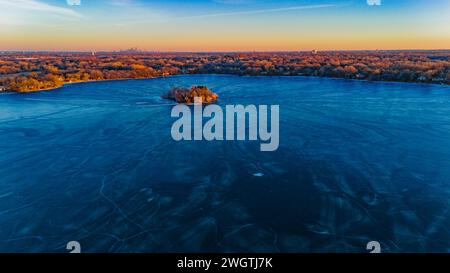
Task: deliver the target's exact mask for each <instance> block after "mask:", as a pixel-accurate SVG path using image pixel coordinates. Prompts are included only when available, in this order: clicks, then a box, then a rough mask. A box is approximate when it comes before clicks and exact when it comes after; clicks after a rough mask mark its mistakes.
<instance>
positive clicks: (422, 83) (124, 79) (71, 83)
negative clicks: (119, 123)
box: [0, 73, 450, 94]
mask: <svg viewBox="0 0 450 273" xmlns="http://www.w3.org/2000/svg"><path fill="white" fill-rule="evenodd" d="M189 75H222V76H236V77H260V78H264V77H283V78H290V77H301V78H319V79H335V80H349V81H360V82H371V83H375V82H382V83H403V84H420V85H438V86H450V84H446V83H432V82H430V83H429V82H407V81H385V80H377V81H374V80H367V79H349V78H344V77H328V76H308V75H238V74H231V73H223V74H222V73H206V74H203V73H198V74H196V73H193V74H187V73H180V74H174V75H168V76H157V77H147V78H123V79H105V80H88V81H78V82H66V83H63V84H61V85H60V86H57V87H51V88H45V89H39V90H31V91H14V90H5V91H0V93H19V94H27V93H38V92H46V91H52V90H56V89H59V88H63V87H65V86H68V85H74V84H82V83H95V82H114V81H129V80H149V79H159V78H167V77H176V76H189Z"/></svg>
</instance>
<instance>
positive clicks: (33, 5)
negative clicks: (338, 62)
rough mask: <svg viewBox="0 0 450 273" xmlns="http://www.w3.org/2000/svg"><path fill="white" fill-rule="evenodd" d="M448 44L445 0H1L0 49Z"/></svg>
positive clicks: (449, 4) (449, 15)
mask: <svg viewBox="0 0 450 273" xmlns="http://www.w3.org/2000/svg"><path fill="white" fill-rule="evenodd" d="M132 47H137V48H139V49H141V50H148V51H208V52H211V51H283V50H286V51H297V50H312V49H317V50H375V49H450V0H326V1H323V0H316V1H312V0H297V1H295V0H191V1H188V0H146V1H144V0H0V51H5V50H45V51H112V50H123V49H127V48H132Z"/></svg>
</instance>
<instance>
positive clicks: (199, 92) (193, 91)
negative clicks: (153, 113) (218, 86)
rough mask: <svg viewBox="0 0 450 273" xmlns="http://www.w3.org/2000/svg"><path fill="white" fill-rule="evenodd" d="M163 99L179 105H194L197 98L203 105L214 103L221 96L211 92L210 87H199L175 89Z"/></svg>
mask: <svg viewBox="0 0 450 273" xmlns="http://www.w3.org/2000/svg"><path fill="white" fill-rule="evenodd" d="M163 98H165V99H170V100H174V101H176V102H178V103H194V102H195V98H199V99H200V102H201V103H212V102H215V101H217V99H218V98H219V96H218V95H217V94H216V93H214V92H212V91H211V90H209V88H208V87H206V86H201V85H197V86H192V87H191V88H179V87H175V88H173V89H172V90H170V91H169V92H168V93H167V94H164V95H163Z"/></svg>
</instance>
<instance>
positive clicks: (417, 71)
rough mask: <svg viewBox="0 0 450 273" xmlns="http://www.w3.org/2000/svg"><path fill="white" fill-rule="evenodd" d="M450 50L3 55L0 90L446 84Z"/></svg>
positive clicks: (0, 59)
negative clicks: (316, 80) (88, 85)
mask: <svg viewBox="0 0 450 273" xmlns="http://www.w3.org/2000/svg"><path fill="white" fill-rule="evenodd" d="M449 58H450V51H448V50H445V51H421V52H416V51H409V52H398V51H368V52H319V53H314V54H313V53H310V52H279V53H276V52H275V53H158V54H156V53H136V54H119V53H106V52H105V53H98V54H96V55H95V56H93V55H91V54H86V53H77V54H76V53H20V54H17V53H3V54H0V90H7V91H18V92H29V91H39V90H45V89H52V88H56V87H59V86H61V85H62V84H66V83H75V82H85V81H100V80H116V79H138V78H152V77H162V76H170V75H175V74H208V73H215V74H233V75H254V76H320V77H337V78H347V79H362V80H371V81H402V82H421V83H436V84H450V59H449Z"/></svg>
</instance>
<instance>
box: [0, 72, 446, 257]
mask: <svg viewBox="0 0 450 273" xmlns="http://www.w3.org/2000/svg"><path fill="white" fill-rule="evenodd" d="M193 84H204V85H207V86H208V87H209V88H210V89H212V90H213V91H214V92H216V93H218V94H219V95H220V99H219V102H218V104H219V105H226V104H243V105H248V104H257V105H258V104H269V105H270V104H279V105H280V146H279V149H278V150H277V151H275V152H261V151H260V147H259V144H260V143H259V142H242V141H234V142H232V141H228V142H223V141H218V142H217V141H216V142H206V141H198V142H186V141H181V142H175V141H174V140H172V138H171V134H170V129H171V126H172V123H173V122H174V121H175V119H174V118H171V117H170V112H171V108H172V106H171V102H170V101H166V100H163V99H161V98H160V95H161V94H162V93H164V92H167V91H168V90H169V89H170V88H171V87H173V86H186V87H188V86H190V85H193ZM0 152H1V153H0V252H40V251H45V252H67V250H66V249H65V248H66V243H67V242H69V241H79V242H80V243H81V246H82V250H83V251H84V252H180V251H194V252H310V251H313V252H366V249H365V248H366V244H367V242H369V241H373V240H376V241H379V242H380V243H381V246H382V251H384V252H424V251H432V252H449V251H450V203H449V202H450V201H449V200H450V88H449V87H448V86H437V85H421V84H406V83H381V82H363V81H349V80H341V79H325V78H303V77H237V76H220V75H186V76H175V77H168V78H159V79H148V80H128V81H112V82H95V83H82V84H74V85H68V86H65V87H63V88H60V89H58V90H53V91H48V92H41V93H30V94H0Z"/></svg>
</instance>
